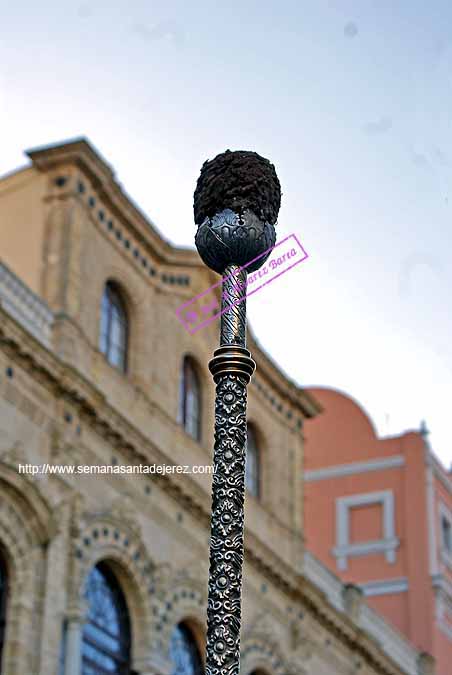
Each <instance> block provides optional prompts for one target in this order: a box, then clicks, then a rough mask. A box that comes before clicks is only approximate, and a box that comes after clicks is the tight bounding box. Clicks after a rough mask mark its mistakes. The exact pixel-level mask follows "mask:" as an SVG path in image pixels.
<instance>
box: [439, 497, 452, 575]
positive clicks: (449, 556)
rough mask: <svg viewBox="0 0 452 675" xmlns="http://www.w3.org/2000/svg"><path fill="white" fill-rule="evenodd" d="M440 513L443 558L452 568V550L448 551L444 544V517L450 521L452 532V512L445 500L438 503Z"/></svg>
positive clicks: (441, 552)
mask: <svg viewBox="0 0 452 675" xmlns="http://www.w3.org/2000/svg"><path fill="white" fill-rule="evenodd" d="M438 513H439V531H440V554H441V560H442V561H443V563H444V564H445V565H447V567H449V569H452V551H448V550H447V548H446V546H445V544H444V537H443V518H444V519H445V520H447V521H448V523H449V525H450V528H451V532H452V512H451V511H449V509H448V508H447V506H446V505H445V504H444V502H439V503H438Z"/></svg>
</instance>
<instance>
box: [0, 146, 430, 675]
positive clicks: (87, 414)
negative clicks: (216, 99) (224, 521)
mask: <svg viewBox="0 0 452 675" xmlns="http://www.w3.org/2000/svg"><path fill="white" fill-rule="evenodd" d="M61 152H62V158H61V161H59V160H58V156H56V155H55V151H51V152H49V162H50V160H51V162H50V165H49V166H47V165H46V162H47V155H46V154H45V153H44V155H42V156H41V155H39V156H38V157H34V156H33V161H34V162H36V163H37V164H39V168H40V170H41V171H42V172H43V173H39V174H37V176H36V183H37V184H39V189H40V190H41V196H40V200H41V201H42V204H43V205H44V206H43V213H42V218H43V221H44V225H43V227H42V228H41V226H39V227H38V230H39V231H40V232H41V233H43V234H42V237H43V238H42V241H41V251H42V259H43V260H44V268H43V273H42V275H41V282H40V286H39V292H40V295H41V296H42V298H43V300H45V301H46V303H47V305H48V307H49V308H50V310H51V313H52V317H53V319H52V322H51V344H50V345H47V346H46V343H45V342H43V341H42V340H41V341H40V340H39V339H36V335H35V336H34V337H33V335H32V333H31V332H30V330H29V324H27V323H26V322H24V321H21V320H20V317H18V316H13V315H12V314H11V312H9V311H8V308H7V307H4V306H3V307H0V545H2V547H3V549H4V550H5V551H6V554H7V558H8V563H9V564H8V567H9V571H10V583H11V589H10V594H9V601H8V614H7V633H6V644H5V650H4V654H3V664H2V668H3V670H2V675H19V674H20V675H25V674H26V675H60V672H59V661H60V654H61V648H62V643H63V639H64V644H65V651H66V656H67V658H66V668H65V671H64V672H65V675H78V673H79V672H80V661H79V660H80V650H79V646H80V635H81V630H82V626H83V620H84V616H85V615H86V606H85V604H84V600H83V586H84V582H85V580H86V577H87V574H88V573H89V571H90V569H91V568H92V566H93V565H95V564H96V563H97V562H99V561H100V560H106V561H109V563H110V565H111V567H112V569H113V571H114V572H115V574H116V576H117V578H118V581H119V583H120V584H121V587H122V589H123V591H124V593H125V596H126V600H127V604H128V607H129V610H130V615H131V622H132V634H133V665H134V668H135V669H136V671H137V672H138V673H139V674H140V675H170V673H171V664H170V662H169V657H168V642H169V636H170V633H171V629H172V627H173V626H174V625H175V624H176V623H177V622H179V621H181V620H184V621H187V622H189V624H190V626H191V627H192V629H193V632H194V634H195V635H196V637H197V639H198V641H199V645H200V648H201V650H202V648H203V641H204V635H205V616H206V601H207V575H208V563H207V561H208V543H209V513H210V478H209V477H208V476H203V475H197V474H195V475H181V474H175V475H171V476H167V477H161V476H160V477H159V476H154V477H149V476H146V475H134V476H112V475H105V476H99V475H98V476H96V475H73V476H70V475H59V476H58V475H36V476H34V477H33V476H30V475H28V474H27V475H25V474H19V472H18V465H19V464H33V465H41V464H43V463H48V464H49V465H51V466H54V465H69V466H74V467H77V466H80V465H111V464H112V463H113V462H117V463H119V464H139V463H142V464H152V463H156V464H174V463H176V464H183V465H185V464H187V465H194V464H203V465H204V464H209V463H210V462H211V447H212V426H213V401H214V387H213V384H212V382H211V378H210V375H209V374H208V372H207V367H206V364H207V362H208V360H209V359H210V358H211V356H212V353H213V350H214V348H215V347H216V346H217V330H218V326H217V325H216V324H212V325H211V326H210V327H208V328H206V329H205V330H204V331H202V333H200V334H199V336H196V337H195V338H193V337H192V336H189V335H188V334H187V333H185V331H184V330H183V329H182V327H181V326H180V324H179V323H178V322H177V320H176V318H175V314H174V312H175V309H176V307H177V306H178V305H179V304H180V303H181V302H183V301H184V299H188V298H189V297H191V296H192V295H194V294H195V293H196V292H200V291H201V290H203V289H204V288H206V287H207V286H208V285H209V284H211V283H212V282H213V279H212V275H211V274H210V273H209V272H207V270H205V269H204V268H203V267H202V266H200V265H199V263H198V262H197V258H196V255H195V254H194V253H192V252H190V251H183V250H177V249H172V248H171V247H169V246H168V245H165V244H164V243H163V242H161V241H159V240H158V239H157V238H156V236H155V233H153V232H152V230H151V227H150V226H149V225H148V226H147V227H148V229H149V232H148V233H147V231H146V229H144V225H143V224H142V223H141V221H140V220H139V217H138V216H137V214H136V213H135V212H134V211H133V208H132V207H131V206H128V205H127V203H126V202H124V200H123V198H122V197H121V194H119V193H118V190H117V187H115V185H113V184H112V183H111V181H112V180H113V179H112V178H111V176H110V175H109V173H108V170H107V169H106V168H105V166H104V165H103V164H102V163H101V161H100V160H99V159H96V157H95V156H94V155H93V153H92V151H91V150H89V149H87V148H85V147H84V146H83V145H82V147H80V148H78V150H77V152H78V153H79V156H77V161H76V162H75V160H74V161H72V160H70V157H69V158H68V156H69V155H70V154H71V152H72V149H71V147H68V148H66V147H64V148H63V149H62V151H61ZM96 162H97V164H96ZM98 164H99V165H98ZM42 176H45V177H46V180H42ZM59 176H63V177H65V178H66V181H65V182H64V184H63V185H61V187H58V189H57V188H56V187H55V185H56V183H55V179H56V178H58V177H59ZM80 181H82V182H83V184H84V191H83V192H82V193H80V192H79V191H78V184H79V182H80ZM37 184H35V183H33V182H31V183H30V185H31V186H32V188H30V189H32V190H33V191H34V190H37V189H38V187H37ZM93 195H94V196H95V199H96V202H95V206H90V205H89V201H88V200H89V199H90V197H92V196H93ZM20 199H21V200H23V199H26V196H24V194H22V195H21V196H20ZM5 208H6V210H9V209H14V205H12V204H11V202H10V201H8V202H7V206H6V207H4V206H2V200H1V198H0V220H1V218H2V214H3V213H4V211H5ZM100 212H102V213H103V217H102V218H100ZM110 218H111V219H112V221H113V222H114V228H116V229H118V230H120V231H121V239H118V238H117V236H116V234H115V230H113V231H111V230H110V229H109V228H108V221H109V220H110ZM18 225H20V223H18ZM40 228H41V229H40ZM124 237H127V238H128V240H129V241H130V246H131V250H132V252H131V250H130V249H126V247H125V246H124ZM121 242H122V243H121ZM135 247H136V248H137V249H139V251H140V253H139V256H141V257H142V258H143V257H145V259H146V261H147V266H148V267H147V270H148V271H144V270H145V268H144V267H143V264H142V262H140V261H141V260H142V258H139V259H137V257H135V256H134V254H133V251H134V249H135ZM38 248H39V247H38ZM8 262H9V263H11V260H9V261H8ZM149 265H152V266H154V267H155V269H156V274H155V275H151V274H150V273H149ZM10 266H11V267H13V265H10ZM18 267H20V261H19V262H18V263H17V265H16V266H15V269H16V270H17V268H18ZM164 275H165V276H167V277H169V276H171V275H173V276H174V277H189V278H190V285H189V286H186V285H184V284H177V283H173V284H171V283H168V282H167V281H165V280H164ZM107 279H115V280H116V281H117V282H118V283H119V284H121V287H122V288H123V290H124V293H125V297H126V300H127V307H128V310H129V313H130V322H131V345H130V352H131V359H132V360H131V363H130V370H129V372H128V373H127V375H125V376H124V375H121V374H120V373H119V372H117V371H116V370H115V369H114V368H112V367H111V366H110V365H109V364H108V363H107V362H106V360H105V359H104V357H103V355H102V354H101V353H100V352H99V350H98V348H97V345H98V330H99V311H100V298H101V294H102V289H103V285H104V283H105V281H106V280H107ZM35 290H36V289H35ZM0 297H1V296H0ZM31 319H32V314H30V315H29V316H28V321H30V320H31ZM250 346H251V349H252V351H253V356H254V357H255V358H256V361H257V363H258V371H257V374H256V376H255V378H254V380H253V383H252V384H251V385H250V387H249V418H250V420H252V421H253V422H254V423H255V424H256V427H257V430H258V439H259V444H260V447H261V449H262V499H261V500H260V501H258V500H256V499H254V498H253V497H251V496H248V497H247V499H246V536H245V549H246V551H245V568H244V598H243V633H242V654H243V656H242V670H241V672H242V673H243V675H250V673H251V672H252V671H253V670H255V669H260V670H261V671H262V672H263V673H265V674H266V675H311V674H312V675H314V673H315V675H323V674H325V675H326V674H328V675H332V674H336V673H337V674H338V675H339V674H342V673H343V674H344V675H345V674H351V673H356V674H357V675H371V674H372V675H373V674H375V675H376V674H377V673H378V674H380V675H402V673H407V674H408V675H418V673H420V672H421V670H419V668H418V655H417V654H416V653H415V652H414V650H411V649H410V648H408V651H407V652H406V653H405V652H403V650H402V652H403V653H402V652H401V651H400V649H399V651H397V648H399V647H400V639H399V637H398V636H397V635H396V634H395V633H394V632H392V631H391V629H390V628H389V627H387V628H386V627H385V626H384V625H382V626H379V631H380V632H379V640H380V641H381V636H382V635H384V637H385V640H386V642H385V648H384V649H383V648H382V647H381V646H380V645H379V643H378V642H377V641H376V639H375V638H373V637H372V635H371V629H370V632H369V631H368V630H364V629H363V626H362V625H360V622H359V621H358V620H357V613H356V612H357V610H356V603H352V604H350V603H348V604H347V603H345V602H342V601H341V602H342V604H341V602H339V600H338V601H337V603H336V604H335V603H334V601H333V600H332V599H331V597H330V592H331V593H332V597H333V596H334V593H337V589H335V586H334V582H331V581H330V580H329V579H328V578H326V577H322V575H321V574H319V572H318V570H317V572H316V574H317V578H316V579H313V578H310V577H309V575H308V574H306V573H305V566H304V563H303V560H304V556H303V536H302V527H301V515H300V504H301V491H302V484H301V480H300V475H301V470H300V468H301V459H302V444H303V437H302V428H301V422H302V420H303V418H304V417H305V415H307V414H315V410H316V407H315V402H314V401H313V400H309V398H304V394H303V392H301V391H299V390H297V389H296V387H295V386H294V385H293V384H292V383H290V382H289V381H288V380H287V379H286V378H285V377H284V376H283V375H282V374H281V373H280V372H279V371H278V370H277V368H276V367H275V366H273V365H272V364H271V363H270V362H269V361H268V359H267V357H266V355H265V354H264V353H263V352H262V351H261V350H260V349H259V348H258V347H257V346H256V345H255V344H254V341H253V340H252V338H250ZM185 353H189V354H191V355H192V356H193V357H194V359H195V360H196V361H197V363H198V364H199V368H200V376H201V382H202V388H203V428H202V440H201V442H200V443H197V442H195V441H194V440H192V439H191V438H190V437H189V436H188V435H187V434H186V433H185V432H184V430H183V429H182V428H181V427H180V426H179V425H178V423H177V398H178V386H179V369H180V364H181V361H182V358H183V355H184V354H185ZM311 576H312V575H311ZM322 584H323V586H322ZM319 586H320V587H319ZM341 592H342V590H341V591H340V593H339V595H340V597H341V598H342V595H341ZM64 626H65V629H64V628H63V627H64ZM63 635H64V638H63Z"/></svg>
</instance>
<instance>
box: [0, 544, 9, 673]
mask: <svg viewBox="0 0 452 675" xmlns="http://www.w3.org/2000/svg"><path fill="white" fill-rule="evenodd" d="M7 601H8V569H7V567H6V560H5V557H4V556H3V553H2V551H1V550H0V673H1V672H2V654H3V645H4V643H5V630H6V604H7Z"/></svg>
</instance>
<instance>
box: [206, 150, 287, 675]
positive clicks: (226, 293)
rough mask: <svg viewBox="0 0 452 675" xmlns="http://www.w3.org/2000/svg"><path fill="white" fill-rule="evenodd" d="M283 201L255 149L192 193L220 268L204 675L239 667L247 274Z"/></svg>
mask: <svg viewBox="0 0 452 675" xmlns="http://www.w3.org/2000/svg"><path fill="white" fill-rule="evenodd" d="M280 204H281V186H280V183H279V180H278V176H277V175H276V171H275V167H274V166H273V164H271V163H270V162H269V161H268V159H264V158H263V157H261V156H260V155H258V154H257V153H255V152H246V151H236V152H231V151H230V150H227V151H226V152H224V153H222V154H221V155H218V156H217V157H215V159H213V160H211V161H208V162H205V163H204V165H203V167H202V169H201V174H200V176H199V178H198V182H197V185H196V190H195V194H194V215H195V223H196V224H197V226H198V230H197V232H196V237H195V241H196V247H197V249H198V252H199V255H200V256H201V258H202V259H203V261H204V262H205V264H206V265H207V266H208V267H210V268H211V269H213V270H214V271H215V272H218V273H219V274H222V275H223V283H222V290H223V293H222V303H221V310H222V315H221V329H220V347H219V349H216V350H215V352H214V358H213V359H212V360H211V361H210V363H209V369H210V372H211V373H212V375H213V379H214V381H215V383H216V397H215V447H214V470H215V471H214V475H213V484H212V520H211V538H210V571H209V600H208V606H207V652H206V675H239V671H240V624H241V592H242V565H243V527H244V511H243V502H244V493H245V458H246V438H247V429H246V388H247V385H248V383H249V382H250V380H251V376H252V374H253V372H254V370H255V368H256V364H255V363H254V361H253V359H252V358H251V354H250V352H249V351H248V350H247V349H246V300H245V296H246V281H247V274H248V272H254V271H255V270H257V269H259V268H260V267H261V266H262V265H263V264H264V262H265V260H266V259H267V258H268V256H269V254H270V252H269V249H270V248H271V247H273V246H274V244H275V241H276V233H275V227H274V225H275V223H276V220H277V217H278V212H279V207H280ZM250 261H252V262H250ZM248 263H250V264H249V265H248ZM243 266H246V267H245V268H243Z"/></svg>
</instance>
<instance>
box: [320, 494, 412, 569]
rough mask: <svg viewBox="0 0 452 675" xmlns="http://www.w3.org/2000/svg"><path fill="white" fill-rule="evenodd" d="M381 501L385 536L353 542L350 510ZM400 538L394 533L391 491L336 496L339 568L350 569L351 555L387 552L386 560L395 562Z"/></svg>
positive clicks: (334, 553) (336, 550)
mask: <svg viewBox="0 0 452 675" xmlns="http://www.w3.org/2000/svg"><path fill="white" fill-rule="evenodd" d="M373 504H381V505H382V507H383V539H378V540H374V541H364V542H356V543H353V542H351V541H350V509H352V508H354V507H358V506H367V505H373ZM398 546H399V540H398V539H397V537H396V536H395V518H394V494H393V492H392V490H383V491H381V492H369V493H366V494H359V495H349V496H347V497H339V498H338V499H336V547H335V548H333V555H334V556H335V557H336V558H337V566H338V569H340V570H342V571H344V570H346V569H347V560H348V558H349V557H356V556H366V555H372V554H375V553H384V555H385V557H386V560H387V562H389V563H394V562H395V559H396V549H397V547H398Z"/></svg>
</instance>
